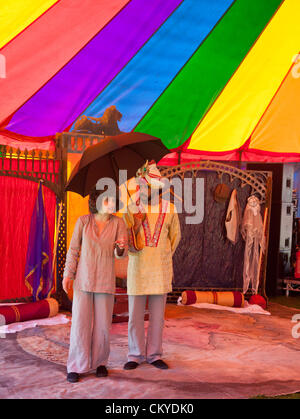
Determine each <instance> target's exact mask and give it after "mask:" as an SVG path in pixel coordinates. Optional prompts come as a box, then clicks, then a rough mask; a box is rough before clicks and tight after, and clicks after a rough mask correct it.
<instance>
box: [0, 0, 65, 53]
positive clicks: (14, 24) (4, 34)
mask: <svg viewBox="0 0 300 419" xmlns="http://www.w3.org/2000/svg"><path fill="white" fill-rule="evenodd" d="M57 1H58V0H5V1H1V2H0V28H1V29H0V48H2V47H3V46H4V45H5V44H7V43H8V42H9V41H10V40H11V39H12V38H14V37H15V36H16V35H18V33H20V32H21V31H22V30H23V29H25V28H26V27H27V26H28V25H30V24H31V23H32V22H33V21H34V20H36V19H37V18H38V17H39V16H41V15H42V14H43V13H44V12H45V11H46V10H47V9H49V7H51V6H52V5H53V4H54V3H57Z"/></svg>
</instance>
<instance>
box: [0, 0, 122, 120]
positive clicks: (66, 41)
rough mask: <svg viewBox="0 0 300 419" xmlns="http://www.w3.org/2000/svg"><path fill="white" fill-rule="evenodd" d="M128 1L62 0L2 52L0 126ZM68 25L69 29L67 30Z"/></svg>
mask: <svg viewBox="0 0 300 419" xmlns="http://www.w3.org/2000/svg"><path fill="white" fill-rule="evenodd" d="M127 3H128V0H101V1H95V0H80V1H79V0H75V1H74V0H61V1H60V2H59V3H57V4H56V5H55V6H54V7H52V8H51V9H49V10H48V11H47V12H46V13H45V14H44V15H43V16H41V17H40V18H39V19H38V20H36V21H35V22H34V23H33V24H32V25H31V26H29V27H28V28H27V29H26V30H25V31H24V32H23V33H22V36H18V37H16V38H15V39H14V40H13V41H12V42H10V43H9V44H7V45H6V46H5V47H4V48H2V50H1V54H2V55H3V56H4V57H5V60H6V78H3V79H2V78H0V91H1V101H0V124H3V122H4V120H6V119H7V117H8V116H9V115H11V114H12V113H13V112H15V111H16V109H18V108H19V107H20V106H21V105H23V104H24V102H25V101H26V100H28V98H30V97H31V96H32V95H33V94H34V93H36V92H37V91H38V90H39V89H40V88H41V87H42V86H43V85H44V84H45V83H46V82H47V81H48V80H49V79H50V78H51V77H53V75H54V74H55V73H57V71H59V70H60V69H61V68H62V67H63V66H64V65H65V64H66V63H67V62H68V61H69V60H70V59H72V58H73V57H74V55H76V54H77V53H78V51H79V50H80V49H81V48H83V47H84V45H86V44H87V42H89V41H90V40H91V38H92V37H94V36H95V34H97V33H98V32H99V31H100V30H101V29H102V28H103V27H104V26H105V25H106V24H107V23H108V22H109V21H110V20H111V19H112V18H113V17H114V16H115V15H116V14H117V13H118V12H119V11H120V9H121V8H122V7H123V6H124V5H126V4H127ZM66 25H67V30H66Z"/></svg>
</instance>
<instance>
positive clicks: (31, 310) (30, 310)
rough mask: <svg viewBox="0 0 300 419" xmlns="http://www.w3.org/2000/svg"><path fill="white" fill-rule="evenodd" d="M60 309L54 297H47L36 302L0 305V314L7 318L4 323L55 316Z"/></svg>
mask: <svg viewBox="0 0 300 419" xmlns="http://www.w3.org/2000/svg"><path fill="white" fill-rule="evenodd" d="M58 310H59V305H58V302H57V301H56V300H55V299H54V298H46V299H45V300H41V301H36V302H34V303H25V304H12V305H3V306H0V316H3V317H4V318H5V323H4V324H11V323H17V322H25V321H27V320H36V319H45V318H47V317H54V316H56V314H57V313H58ZM3 317H2V318H3Z"/></svg>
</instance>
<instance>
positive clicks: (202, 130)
mask: <svg viewBox="0 0 300 419" xmlns="http://www.w3.org/2000/svg"><path fill="white" fill-rule="evenodd" d="M299 16H300V1H299V0H286V1H285V2H284V3H283V4H282V6H281V7H280V9H279V10H278V12H277V13H276V15H275V16H274V17H273V19H272V20H271V21H270V22H269V24H268V26H267V27H266V29H265V31H264V32H263V33H262V34H261V36H260V37H259V39H258V40H257V42H256V44H255V45H254V46H253V48H252V49H251V50H250V52H249V54H248V55H247V56H246V58H245V60H244V61H243V62H242V64H241V65H240V67H239V69H238V70H237V71H236V73H235V75H234V76H233V77H232V79H231V80H230V81H229V83H228V84H227V86H226V87H225V89H224V90H223V92H222V93H221V95H220V96H219V97H218V99H217V100H216V102H215V103H214V105H213V106H212V108H211V109H210V110H209V112H208V113H207V115H206V116H205V118H204V119H203V121H202V122H201V123H200V125H199V126H198V128H197V129H196V131H195V132H194V134H193V135H192V138H191V142H190V145H189V148H190V149H198V150H202V151H213V152H214V151H228V150H233V149H237V148H239V147H241V146H242V145H243V144H244V142H245V141H246V140H247V139H248V138H249V136H250V135H251V133H252V131H253V130H254V128H255V126H256V124H257V123H258V121H259V119H260V117H261V116H262V114H263V113H264V111H265V110H266V108H267V106H268V104H269V103H270V101H271V100H272V97H273V96H274V94H275V93H276V90H277V89H278V87H279V85H280V83H281V82H282V80H283V78H284V77H285V75H286V73H287V72H288V69H289V68H290V66H291V64H292V59H293V57H294V56H295V54H297V52H298V51H299V45H300V25H299ZM216 65H218V63H217V62H216Z"/></svg>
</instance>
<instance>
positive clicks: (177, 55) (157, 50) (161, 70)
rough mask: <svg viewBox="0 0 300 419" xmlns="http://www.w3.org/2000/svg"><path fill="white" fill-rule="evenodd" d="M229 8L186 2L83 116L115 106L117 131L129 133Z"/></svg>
mask: <svg viewBox="0 0 300 419" xmlns="http://www.w3.org/2000/svg"><path fill="white" fill-rule="evenodd" d="M231 4H232V0H225V1H224V0H213V1H210V2H207V1H199V0H185V1H184V2H183V3H182V4H181V5H180V7H178V9H177V10H176V11H175V12H174V13H173V15H172V16H170V18H169V19H168V20H167V22H166V23H165V24H164V25H163V26H162V27H161V28H160V30H159V31H157V32H156V34H155V35H154V36H153V37H152V38H151V39H150V40H149V41H148V43H147V44H146V45H145V46H144V47H143V48H142V49H141V50H140V51H139V53H138V54H137V55H136V56H135V57H134V58H133V59H132V60H131V61H130V62H129V63H128V65H127V66H126V67H125V68H124V69H123V71H122V72H121V73H120V74H119V75H118V76H117V77H116V78H115V79H114V80H113V81H112V83H111V84H110V85H109V86H108V87H107V88H106V89H105V90H104V91H103V92H102V93H101V94H100V95H99V96H98V97H97V98H96V100H94V102H93V103H92V104H91V105H90V106H89V107H88V108H87V109H86V110H85V111H84V114H86V115H90V116H100V115H102V113H103V112H104V110H105V109H106V108H107V107H109V106H111V105H115V106H116V107H117V109H118V110H119V111H120V112H121V113H122V114H123V118H122V121H121V122H120V124H119V126H120V128H121V129H122V130H123V131H125V132H126V131H130V130H132V129H133V128H134V126H135V125H136V124H137V122H138V121H139V120H140V119H141V117H142V116H143V115H144V114H145V113H146V112H147V111H148V109H149V107H150V106H151V105H152V104H153V102H154V101H155V100H156V99H157V98H158V97H159V95H160V94H161V93H162V91H163V90H164V89H165V88H166V86H168V84H169V83H170V81H171V80H172V79H173V77H174V76H175V75H176V73H177V72H178V71H179V70H180V69H181V68H182V66H183V65H184V64H185V63H186V61H187V60H188V59H189V58H190V57H191V55H192V54H193V53H194V51H195V50H196V49H197V48H198V46H199V44H200V43H201V42H202V41H203V40H204V38H205V37H206V36H207V35H208V34H209V32H210V31H211V30H212V29H213V27H214V25H215V24H216V23H217V21H218V20H219V19H220V18H221V17H222V15H223V13H224V12H225V11H226V10H227V9H228V7H229V6H230V5H231ZM181 105H182V104H181Z"/></svg>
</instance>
